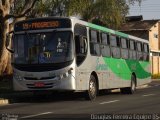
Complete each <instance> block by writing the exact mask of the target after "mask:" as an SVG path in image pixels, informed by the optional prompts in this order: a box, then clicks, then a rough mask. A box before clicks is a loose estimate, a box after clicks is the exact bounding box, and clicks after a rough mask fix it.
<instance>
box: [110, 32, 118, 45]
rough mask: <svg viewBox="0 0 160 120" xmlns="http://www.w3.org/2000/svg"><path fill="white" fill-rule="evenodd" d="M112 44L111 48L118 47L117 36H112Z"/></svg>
mask: <svg viewBox="0 0 160 120" xmlns="http://www.w3.org/2000/svg"><path fill="white" fill-rule="evenodd" d="M110 43H111V46H114V47H116V46H117V39H116V36H115V35H110Z"/></svg>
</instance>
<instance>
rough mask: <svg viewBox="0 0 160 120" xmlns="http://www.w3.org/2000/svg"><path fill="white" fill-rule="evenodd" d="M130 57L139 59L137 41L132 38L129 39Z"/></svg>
mask: <svg viewBox="0 0 160 120" xmlns="http://www.w3.org/2000/svg"><path fill="white" fill-rule="evenodd" d="M129 59H131V60H136V59H137V52H136V47H135V41H134V40H130V41H129Z"/></svg>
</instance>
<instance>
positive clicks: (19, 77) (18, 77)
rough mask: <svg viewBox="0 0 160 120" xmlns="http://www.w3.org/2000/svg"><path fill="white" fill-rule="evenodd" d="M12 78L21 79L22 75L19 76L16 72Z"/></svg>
mask: <svg viewBox="0 0 160 120" xmlns="http://www.w3.org/2000/svg"><path fill="white" fill-rule="evenodd" d="M14 78H15V79H16V80H18V81H22V80H23V77H21V76H19V75H18V74H14Z"/></svg>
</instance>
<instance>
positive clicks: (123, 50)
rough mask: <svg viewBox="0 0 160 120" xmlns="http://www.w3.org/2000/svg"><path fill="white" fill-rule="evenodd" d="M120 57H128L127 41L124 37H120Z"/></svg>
mask: <svg viewBox="0 0 160 120" xmlns="http://www.w3.org/2000/svg"><path fill="white" fill-rule="evenodd" d="M121 57H122V58H124V59H128V57H129V52H128V41H127V39H125V38H121Z"/></svg>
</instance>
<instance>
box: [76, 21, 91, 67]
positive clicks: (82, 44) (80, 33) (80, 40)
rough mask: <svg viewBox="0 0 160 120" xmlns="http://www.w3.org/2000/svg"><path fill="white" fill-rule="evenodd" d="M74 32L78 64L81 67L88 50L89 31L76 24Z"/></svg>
mask: <svg viewBox="0 0 160 120" xmlns="http://www.w3.org/2000/svg"><path fill="white" fill-rule="evenodd" d="M74 31H75V36H74V38H75V52H76V63H77V65H80V64H81V63H82V62H83V61H84V60H85V58H86V55H87V50H88V42H87V29H86V27H85V26H82V25H79V24H76V25H75V28H74Z"/></svg>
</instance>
